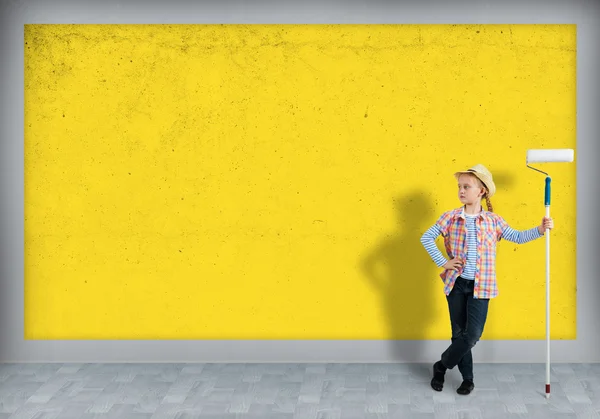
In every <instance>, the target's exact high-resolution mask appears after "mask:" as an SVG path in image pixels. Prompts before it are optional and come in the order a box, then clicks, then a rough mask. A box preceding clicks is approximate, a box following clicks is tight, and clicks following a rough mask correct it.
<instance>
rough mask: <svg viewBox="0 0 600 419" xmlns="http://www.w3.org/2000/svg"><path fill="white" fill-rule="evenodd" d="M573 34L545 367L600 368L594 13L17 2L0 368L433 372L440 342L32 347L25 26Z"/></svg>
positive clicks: (7, 91) (419, 6)
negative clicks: (563, 288)
mask: <svg viewBox="0 0 600 419" xmlns="http://www.w3.org/2000/svg"><path fill="white" fill-rule="evenodd" d="M28 23H173V24H175V23H423V24H425V23H469V24H477V23H480V24H490V23H502V24H506V23H515V24H516V23H569V24H576V25H577V150H576V159H577V192H578V194H577V252H578V255H577V287H578V290H577V339H576V340H571V341H553V342H552V345H551V358H552V362H600V304H599V303H598V300H599V297H600V279H599V275H598V273H597V272H596V265H595V263H596V260H597V259H598V257H599V256H600V244H599V243H600V242H599V241H598V240H597V238H598V237H600V234H599V233H600V224H599V223H598V221H597V214H599V213H600V206H599V204H598V201H597V199H596V197H595V195H596V193H597V192H598V186H597V184H596V182H595V180H596V179H600V170H599V169H598V165H597V164H596V163H597V162H596V161H595V160H594V158H595V156H598V155H599V151H600V146H599V144H600V138H599V133H600V130H599V127H600V124H599V122H598V121H599V120H600V118H599V115H600V106H599V105H600V83H599V80H598V76H597V75H598V74H600V64H599V56H600V48H598V46H597V45H598V44H597V41H598V40H600V2H593V1H582V0H573V1H563V2H558V1H528V0H523V1H496V2H491V1H478V2H476V1H463V2H456V1H443V0H433V1H430V0H427V1H426V0H422V1H418V0H411V1H397V2H392V1H387V2H384V1H381V0H370V1H362V2H361V1H345V2H342V1H335V0H320V1H313V0H310V1H297V2H292V1H275V0H272V1H265V0H257V1H253V2H250V1H243V0H238V1H227V0H221V1H217V0H213V1H197V2H195V3H191V2H186V1H183V0H174V1H170V2H168V1H165V2H163V3H159V2H156V1H155V2H153V1H145V2H142V1H114V0H104V1H93V0H83V1H65V0H62V1H60V0H59V1H55V0H44V1H42V0H37V1H19V0H5V1H3V2H1V3H0V92H1V95H0V104H1V106H0V249H1V252H0V362H430V361H432V360H434V359H435V358H437V357H439V354H440V352H441V351H442V350H443V349H444V348H445V347H446V346H447V341H338V340H332V341H304V340H303V341H248V340H244V341H182V340H177V341H72V340H70V341H36V340H25V339H24V338H23V324H24V322H23V307H24V303H23V302H24V291H23V249H24V236H23V222H24V217H23V208H24V205H23V196H24V194H23V190H24V183H23V179H24V176H23V169H24V166H23V120H24V112H23V106H24V99H23V25H24V24H28ZM475 358H476V361H477V362H545V341H544V340H540V341H529V340H527V341H486V340H484V341H481V342H479V343H478V345H477V348H476V354H475Z"/></svg>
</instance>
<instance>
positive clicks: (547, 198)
mask: <svg viewBox="0 0 600 419" xmlns="http://www.w3.org/2000/svg"><path fill="white" fill-rule="evenodd" d="M551 181H552V180H551V179H550V176H547V177H546V188H545V193H544V206H545V207H546V217H550V182H551ZM545 233H546V398H549V397H550V230H549V229H546V232H545Z"/></svg>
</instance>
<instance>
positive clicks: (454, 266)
mask: <svg viewBox="0 0 600 419" xmlns="http://www.w3.org/2000/svg"><path fill="white" fill-rule="evenodd" d="M462 266H463V261H462V260H460V259H459V258H454V259H450V260H449V261H448V262H446V264H445V265H444V268H446V269H450V270H453V271H458V270H459V269H460V268H462Z"/></svg>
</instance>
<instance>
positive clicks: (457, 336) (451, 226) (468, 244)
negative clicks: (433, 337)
mask: <svg viewBox="0 0 600 419" xmlns="http://www.w3.org/2000/svg"><path fill="white" fill-rule="evenodd" d="M454 176H455V177H456V179H457V180H458V198H459V200H460V202H461V203H462V204H463V205H462V207H460V208H457V209H454V210H451V211H447V212H445V213H444V214H442V216H441V217H440V218H439V219H438V220H437V222H436V223H435V224H434V225H433V226H432V227H430V228H429V229H428V230H427V231H426V232H425V233H424V234H423V236H422V237H421V243H422V244H423V246H424V247H425V250H427V252H428V253H429V255H430V256H431V258H432V259H433V261H434V262H435V264H436V265H437V266H438V267H443V268H444V271H443V272H442V273H441V274H440V277H441V278H442V280H443V281H444V293H445V294H446V299H447V300H448V308H449V311H450V324H451V327H452V339H451V342H452V343H451V344H450V346H449V347H448V349H446V351H445V352H444V353H443V354H442V356H441V359H440V360H439V361H437V362H436V363H435V364H434V365H433V379H432V380H431V387H432V388H433V389H434V390H436V391H442V388H443V386H444V374H445V372H446V369H452V368H454V367H455V366H457V365H458V370H459V371H460V373H461V374H462V378H463V382H462V384H461V385H460V387H459V388H458V389H457V393H458V394H462V395H467V394H469V393H471V391H473V389H474V388H475V385H474V383H473V357H472V354H471V349H472V348H473V347H474V346H475V344H476V343H477V341H479V338H480V337H481V334H482V333H483V327H484V325H485V320H486V318H487V312H488V304H489V300H490V299H491V298H494V297H496V296H497V295H498V288H497V286H496V272H495V271H496V269H495V262H496V243H497V242H498V241H500V239H502V238H504V239H506V240H508V241H511V242H513V243H517V244H522V243H526V242H529V241H532V240H535V239H538V238H540V237H543V235H544V232H545V230H546V228H548V229H552V228H553V227H554V224H553V220H552V219H551V218H549V217H543V218H542V223H541V224H540V225H539V226H537V227H534V228H531V229H529V230H525V231H516V230H513V229H512V228H511V227H510V226H509V225H508V224H507V223H506V221H504V219H503V218H502V217H501V216H499V215H497V214H495V213H494V212H493V209H492V204H491V202H490V198H491V197H492V196H493V195H494V193H495V192H496V186H495V184H494V180H493V178H492V174H491V173H490V172H489V171H488V170H487V168H485V166H483V165H481V164H478V165H475V166H473V167H472V168H470V169H468V170H466V171H461V172H457V173H455V174H454ZM483 199H485V200H486V204H487V209H488V210H487V211H485V210H484V209H483V207H482V205H481V201H482V200H483ZM440 234H441V235H442V236H443V237H444V245H445V249H446V253H447V254H448V257H449V258H450V259H447V258H445V257H444V255H443V254H442V253H441V252H440V251H439V249H438V248H437V246H436V245H435V240H436V238H437V237H438V236H439V235H440Z"/></svg>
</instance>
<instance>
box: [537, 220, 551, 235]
mask: <svg viewBox="0 0 600 419" xmlns="http://www.w3.org/2000/svg"><path fill="white" fill-rule="evenodd" d="M553 228H554V220H553V219H552V218H551V217H544V218H542V224H540V225H539V226H538V231H539V232H540V234H544V232H545V231H546V229H549V230H552V229H553Z"/></svg>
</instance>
